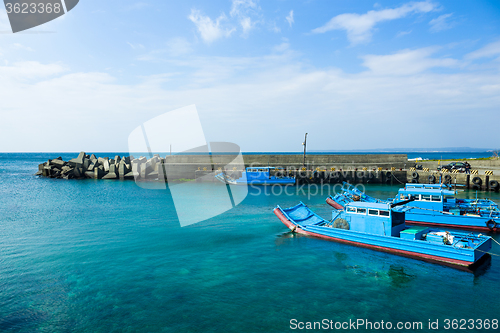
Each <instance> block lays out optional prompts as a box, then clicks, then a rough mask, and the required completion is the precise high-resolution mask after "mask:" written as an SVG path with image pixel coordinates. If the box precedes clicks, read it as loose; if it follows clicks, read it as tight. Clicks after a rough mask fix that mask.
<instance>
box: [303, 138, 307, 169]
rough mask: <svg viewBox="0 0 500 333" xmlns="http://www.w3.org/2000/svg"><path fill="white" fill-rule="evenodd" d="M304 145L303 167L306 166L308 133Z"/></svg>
mask: <svg viewBox="0 0 500 333" xmlns="http://www.w3.org/2000/svg"><path fill="white" fill-rule="evenodd" d="M302 145H303V146H304V161H303V162H302V166H303V167H305V166H306V146H307V133H306V136H305V137H304V142H302Z"/></svg>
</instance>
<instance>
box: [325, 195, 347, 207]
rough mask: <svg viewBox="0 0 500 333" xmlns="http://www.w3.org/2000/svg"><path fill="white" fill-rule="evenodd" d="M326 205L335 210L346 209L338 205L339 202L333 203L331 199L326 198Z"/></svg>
mask: <svg viewBox="0 0 500 333" xmlns="http://www.w3.org/2000/svg"><path fill="white" fill-rule="evenodd" d="M326 203H327V204H329V205H330V206H332V207H333V208H335V209H344V207H342V205H340V204H338V203H337V202H335V201H333V200H332V199H330V198H326Z"/></svg>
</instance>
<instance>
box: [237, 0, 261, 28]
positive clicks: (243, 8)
mask: <svg viewBox="0 0 500 333" xmlns="http://www.w3.org/2000/svg"><path fill="white" fill-rule="evenodd" d="M259 11H260V7H259V6H258V5H257V2H254V1H253V0H233V2H232V6H231V12H230V15H231V17H235V18H237V19H238V20H239V23H240V25H241V28H242V29H243V37H246V36H247V35H248V33H249V32H250V30H252V29H253V28H254V27H255V25H256V24H257V21H256V20H255V19H257V18H258V17H259Z"/></svg>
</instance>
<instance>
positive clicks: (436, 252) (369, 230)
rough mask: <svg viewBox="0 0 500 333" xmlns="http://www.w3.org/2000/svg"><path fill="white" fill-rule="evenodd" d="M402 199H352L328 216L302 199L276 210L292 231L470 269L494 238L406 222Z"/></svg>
mask: <svg viewBox="0 0 500 333" xmlns="http://www.w3.org/2000/svg"><path fill="white" fill-rule="evenodd" d="M406 210H407V208H406V207H404V206H403V205H402V204H401V205H400V204H399V203H398V204H390V203H372V202H360V201H358V202H349V203H347V204H346V205H345V207H344V209H343V210H334V211H333V213H332V219H331V220H330V221H328V220H325V219H323V218H321V217H320V216H318V215H317V214H315V213H314V212H312V211H311V210H310V209H309V208H308V207H307V206H306V205H305V204H304V203H302V202H300V203H299V204H298V205H296V206H294V207H291V208H287V209H283V208H281V207H280V206H277V207H276V208H274V213H275V214H276V216H277V217H278V218H279V219H280V220H281V222H283V223H284V224H285V225H286V226H287V227H288V228H290V230H291V231H292V232H296V233H300V234H305V235H310V236H316V237H320V238H324V239H328V240H333V241H337V242H342V243H347V244H351V245H355V246H361V247H366V248H370V249H374V250H379V251H384V252H390V253H393V254H397V255H401V256H406V257H412V258H416V259H420V260H425V261H430V262H434V263H439V264H444V265H450V266H454V267H462V268H472V267H473V266H475V264H476V263H478V261H479V260H480V259H481V258H483V256H484V255H485V254H486V253H487V252H488V251H489V250H490V249H491V237H488V236H484V235H476V234H473V233H463V232H456V231H445V230H439V229H433V228H429V227H421V226H413V227H408V226H406V224H405V211H406Z"/></svg>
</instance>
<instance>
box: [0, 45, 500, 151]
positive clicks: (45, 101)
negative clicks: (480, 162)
mask: <svg viewBox="0 0 500 333" xmlns="http://www.w3.org/2000/svg"><path fill="white" fill-rule="evenodd" d="M284 42H286V41H284ZM285 46H286V45H285V44H281V46H278V48H281V50H285V49H286V48H285ZM286 47H287V48H289V46H286ZM433 52H435V51H434V49H419V50H403V51H400V52H397V53H395V54H389V55H378V56H366V57H365V58H364V60H365V65H366V66H367V67H368V69H367V70H365V71H363V72H360V73H356V74H349V73H345V72H343V71H342V70H340V69H337V68H328V69H323V68H313V67H311V66H310V65H303V64H301V62H300V61H299V60H297V59H295V58H294V57H293V54H291V53H290V52H285V53H280V54H273V53H271V54H269V55H265V56H259V57H208V56H204V57H195V56H189V55H188V56H186V57H182V58H175V59H166V60H165V61H168V63H167V64H168V65H169V66H166V67H168V68H170V67H171V68H175V69H176V70H177V71H178V73H164V74H160V75H154V76H148V77H145V78H142V81H138V82H137V83H135V84H119V83H118V80H116V79H115V78H114V77H112V76H110V75H109V74H105V73H92V72H91V73H78V72H77V73H74V72H68V70H67V69H66V68H65V67H64V66H63V65H60V64H50V63H48V64H41V63H17V64H14V65H12V66H0V77H2V80H0V100H1V101H2V110H3V112H2V122H0V151H47V150H51V151H75V150H80V149H84V150H87V151H92V152H93V151H124V150H126V149H127V147H126V145H127V137H128V134H129V133H130V131H132V130H133V129H134V128H135V127H137V126H138V125H139V124H141V123H143V122H144V121H146V120H149V119H151V118H153V117H155V116H158V115H160V114H162V113H164V112H167V111H171V110H174V109H176V108H179V107H182V106H186V105H190V104H196V105H197V108H198V111H199V113H200V118H201V122H202V124H203V127H204V131H205V134H206V137H207V140H208V141H230V142H234V143H237V144H239V145H241V146H242V149H243V150H244V151H261V150H266V149H267V150H272V151H294V150H299V149H300V142H301V139H300V138H301V137H302V135H303V133H304V132H306V131H308V130H310V129H311V128H314V135H311V147H314V148H311V149H355V148H359V149H362V148H365V149H369V148H380V147H386V146H387V145H388V142H390V143H391V144H389V145H398V144H401V146H402V145H404V140H403V141H401V143H394V138H395V137H396V138H408V137H412V138H418V145H420V146H436V145H438V146H447V145H450V146H457V145H464V146H481V145H483V144H484V142H490V141H491V140H492V136H491V135H492V134H491V133H496V126H497V124H498V123H499V122H500V114H499V113H498V108H499V106H500V75H499V72H498V70H497V71H495V72H492V71H489V72H486V71H477V72H476V71H473V70H467V71H464V72H460V68H457V69H456V70H455V71H454V73H453V74H450V73H439V72H436V73H433V72H432V71H428V70H427V69H431V68H437V67H441V66H445V67H451V66H455V64H456V61H455V60H453V59H446V58H445V59H439V58H438V59H436V58H432V55H433ZM170 65H172V66H170ZM391 66H393V67H395V68H394V69H392V70H391V69H390V67H391ZM405 71H406V72H405ZM401 72H403V73H404V74H405V75H399V74H401ZM32 77H36V78H37V81H34V80H31V79H30V80H21V79H20V78H32ZM26 96H29V98H26ZM277 110H281V112H277ZM304 110H307V115H305V114H304ZM345 110H349V112H345ZM471 111H473V112H474V116H475V117H479V118H482V117H484V119H489V121H488V122H486V123H484V124H483V125H482V126H483V127H482V130H481V131H479V132H477V133H475V134H474V136H473V137H463V138H462V137H460V138H457V137H456V136H455V137H454V136H445V135H443V136H440V137H439V144H436V136H429V135H423V134H422V133H423V132H422V128H424V127H425V129H426V132H428V133H441V132H442V124H443V123H446V124H447V126H450V127H453V128H454V129H455V130H456V131H457V132H466V131H468V130H470V115H471ZM249 115H251V116H249ZM450 115H453V116H450ZM262 119H266V121H265V122H262ZM332 121H334V122H335V123H354V124H355V129H356V131H357V132H358V133H364V135H354V136H353V135H352V130H353V127H349V126H347V127H342V126H340V127H336V128H335V135H336V136H338V137H349V140H348V141H346V142H341V143H337V142H332V140H331V128H332ZM276 123H279V124H280V126H276V125H275V124H276ZM408 123H411V124H412V126H410V127H409V126H401V124H408ZM68 124H74V125H73V126H71V125H70V126H68ZM242 124H243V125H242ZM384 128H391V130H390V131H384V130H381V129H384ZM110 133H112V135H110ZM367 137H369V138H370V140H367V139H366V138H367ZM39 138H43V140H39ZM61 138H63V139H61ZM64 138H71V140H66V139H64ZM276 138H279V140H277V139H276ZM297 138H299V139H297ZM47 142H48V143H50V144H49V145H47ZM296 142H297V143H298V144H295V143H296Z"/></svg>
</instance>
